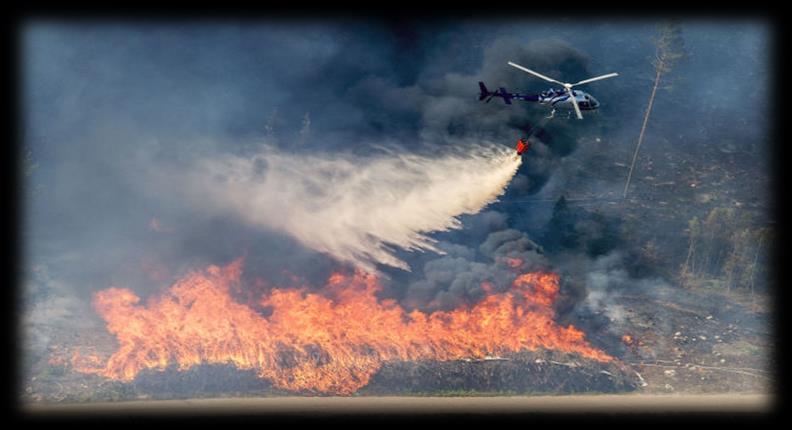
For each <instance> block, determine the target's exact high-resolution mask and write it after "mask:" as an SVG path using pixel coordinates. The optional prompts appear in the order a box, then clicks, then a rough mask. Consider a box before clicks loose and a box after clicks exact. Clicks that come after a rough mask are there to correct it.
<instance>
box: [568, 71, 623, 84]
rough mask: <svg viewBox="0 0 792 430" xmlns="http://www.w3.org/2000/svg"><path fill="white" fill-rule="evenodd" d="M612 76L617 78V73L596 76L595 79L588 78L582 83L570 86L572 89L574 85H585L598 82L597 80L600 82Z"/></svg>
mask: <svg viewBox="0 0 792 430" xmlns="http://www.w3.org/2000/svg"><path fill="white" fill-rule="evenodd" d="M614 76H619V74H618V73H608V74H607V75H602V76H597V77H596V78H589V79H586V80H584V81H580V82H578V83H576V84H572V86H573V87H574V86H575V85H581V84H587V83H589V82H594V81H599V80H602V79H608V78H612V77H614Z"/></svg>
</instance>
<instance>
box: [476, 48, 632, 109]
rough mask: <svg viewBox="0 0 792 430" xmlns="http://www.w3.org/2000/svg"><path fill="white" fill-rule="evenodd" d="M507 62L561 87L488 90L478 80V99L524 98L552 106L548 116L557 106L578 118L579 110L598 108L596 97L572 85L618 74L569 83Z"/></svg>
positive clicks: (505, 100) (507, 99)
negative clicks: (536, 90)
mask: <svg viewBox="0 0 792 430" xmlns="http://www.w3.org/2000/svg"><path fill="white" fill-rule="evenodd" d="M508 64H509V65H510V66H512V67H516V68H518V69H520V70H522V71H524V72H528V73H530V74H532V75H534V76H536V77H539V78H542V79H544V80H546V81H548V82H553V83H556V84H559V85H561V86H563V87H564V88H563V89H553V88H551V89H549V90H547V91H542V92H541V93H539V94H521V93H510V92H508V91H506V88H503V87H500V88H498V89H497V90H496V91H489V90H488V89H487V87H486V85H484V82H481V81H479V90H480V91H481V93H480V94H479V100H484V99H486V100H487V101H486V103H489V101H490V100H491V99H492V98H493V97H500V98H502V99H503V101H504V103H506V104H507V105H510V104H512V103H511V101H512V100H524V101H529V102H539V103H540V104H543V105H549V106H550V107H552V108H553V110H552V111H551V112H550V116H549V118H552V117H553V115H554V114H555V111H556V109H557V108H564V109H573V108H574V110H575V114H576V115H577V118H578V119H583V114H582V113H581V111H584V110H585V111H593V110H596V109H597V108H599V106H600V103H599V101H597V99H595V98H594V96H592V95H591V94H589V93H586V92H583V91H580V90H573V89H572V87H575V86H578V85H582V84H587V83H589V82H594V81H599V80H602V79H608V78H612V77H615V76H619V74H618V73H608V74H607V75H602V76H597V77H594V78H589V79H584V80H582V81H580V82H577V83H574V84H570V83H566V82H561V81H557V80H555V79H553V78H548V77H547V76H545V75H542V74H541V73H537V72H535V71H533V70H531V69H528V68H526V67H523V66H521V65H519V64H515V63H512V62H511V61H509V62H508Z"/></svg>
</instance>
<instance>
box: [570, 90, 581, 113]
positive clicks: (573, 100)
mask: <svg viewBox="0 0 792 430" xmlns="http://www.w3.org/2000/svg"><path fill="white" fill-rule="evenodd" d="M567 92H568V93H569V98H570V99H572V106H574V107H575V113H576V114H577V117H578V119H583V114H582V113H580V108H579V107H578V104H577V100H576V99H575V94H574V93H572V89H571V88H567Z"/></svg>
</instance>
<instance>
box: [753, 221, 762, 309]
mask: <svg viewBox="0 0 792 430" xmlns="http://www.w3.org/2000/svg"><path fill="white" fill-rule="evenodd" d="M764 237H765V235H764V232H762V235H761V236H760V237H759V245H756V254H754V261H753V264H752V265H751V309H753V310H756V309H755V308H756V299H755V298H754V271H755V270H756V263H757V261H759V252H760V251H761V250H762V242H763V241H764Z"/></svg>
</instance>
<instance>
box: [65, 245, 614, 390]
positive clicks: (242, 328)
mask: <svg viewBox="0 0 792 430" xmlns="http://www.w3.org/2000/svg"><path fill="white" fill-rule="evenodd" d="M241 270H242V260H241V259H239V260H237V261H235V262H233V263H231V264H230V265H228V266H226V267H224V268H220V267H217V266H210V267H209V268H207V269H206V270H205V271H203V272H192V273H189V274H188V275H186V276H185V277H184V278H182V279H181V280H180V281H178V282H176V283H175V284H174V285H172V286H171V287H170V288H169V289H168V290H167V291H166V292H165V293H164V294H163V295H161V296H158V297H152V298H150V299H149V300H148V303H147V305H146V306H142V305H141V304H140V303H139V302H140V298H139V297H138V296H137V295H135V294H134V293H133V292H132V291H130V290H128V289H123V288H108V289H106V290H103V291H100V292H98V293H96V294H95V297H94V307H95V309H96V310H97V311H98V312H99V314H100V315H101V316H102V317H103V318H104V319H105V320H106V321H107V328H108V330H109V331H110V332H111V333H112V334H114V335H115V336H116V338H117V340H118V342H119V348H118V350H117V351H116V352H115V353H114V354H113V355H112V356H110V357H109V358H108V359H107V360H106V362H104V364H102V363H98V362H96V361H95V360H94V359H90V360H87V361H85V360H83V361H82V362H81V361H80V360H76V359H75V360H72V362H73V366H74V368H75V369H76V370H78V371H81V372H86V373H94V374H98V375H102V376H104V377H107V378H112V379H116V380H122V381H131V380H133V379H134V378H135V377H136V376H137V375H138V373H139V372H140V371H142V370H144V369H160V370H164V369H165V368H166V367H168V366H169V365H174V364H175V365H176V366H177V367H178V369H179V370H185V369H188V368H190V367H192V366H195V365H199V364H202V363H210V364H220V363H230V364H233V365H234V366H236V367H237V368H239V369H254V370H255V371H256V372H257V374H258V376H259V377H261V378H266V379H268V380H270V381H272V383H273V385H274V386H276V387H278V388H283V389H288V390H296V391H299V390H306V391H311V392H321V393H333V394H342V395H349V394H352V393H354V392H355V391H357V390H358V389H359V388H360V387H363V386H364V385H366V384H367V383H368V381H369V379H370V378H371V377H372V375H374V374H375V373H376V372H377V371H378V370H379V369H380V368H381V367H382V365H383V364H384V363H385V362H388V361H395V360H401V361H406V360H455V359H461V358H483V357H485V356H488V355H501V354H503V353H507V352H515V351H519V350H524V349H526V350H536V349H539V348H545V349H553V350H560V351H564V352H569V353H576V354H580V355H582V356H585V357H588V358H591V359H594V360H598V361H603V362H606V361H611V360H612V359H613V358H612V357H611V356H609V355H607V354H605V353H604V352H602V351H599V350H597V349H595V348H593V347H591V346H590V345H589V344H588V343H587V342H586V340H585V339H584V335H583V332H581V331H580V330H578V329H576V328H575V327H573V326H571V325H570V326H568V327H562V326H559V325H557V324H556V323H555V322H554V321H553V317H554V313H553V310H552V307H551V305H552V304H553V301H554V300H555V298H556V295H557V293H558V275H555V274H552V273H525V274H522V275H519V276H518V277H517V278H516V279H515V280H514V282H513V283H512V285H511V289H510V290H509V291H507V292H505V293H495V294H491V295H489V296H487V297H486V298H484V299H483V300H482V301H481V302H479V303H477V304H475V305H473V306H472V307H469V308H464V309H457V310H453V311H447V312H445V311H444V312H434V313H431V314H427V313H423V312H421V311H418V310H413V311H411V312H407V311H405V310H404V309H403V308H402V307H401V306H399V304H398V303H396V301H395V300H390V299H388V300H380V299H377V298H376V297H375V293H377V292H378V291H380V290H381V288H382V287H381V285H380V284H379V281H378V279H377V278H376V277H375V276H373V275H370V274H366V273H364V272H360V271H358V272H356V273H354V274H353V275H344V274H341V273H334V274H333V275H332V276H330V278H329V279H328V281H327V283H326V285H325V286H324V289H323V290H322V293H323V294H321V295H320V294H317V293H314V292H309V291H308V289H307V288H305V287H303V288H293V289H272V290H270V292H269V293H268V294H265V295H264V296H263V297H262V298H261V300H260V302H259V304H260V305H261V306H263V307H266V308H269V309H271V310H272V313H271V314H270V315H269V316H268V317H264V316H263V315H262V314H260V313H259V312H258V311H257V310H256V309H255V307H253V306H250V305H249V304H242V303H238V302H236V301H234V299H233V298H232V295H231V294H230V287H231V286H233V285H234V284H238V283H239V282H240V280H239V278H240V274H241ZM484 289H485V290H486V291H489V292H491V291H492V287H491V286H490V285H487V286H484Z"/></svg>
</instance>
